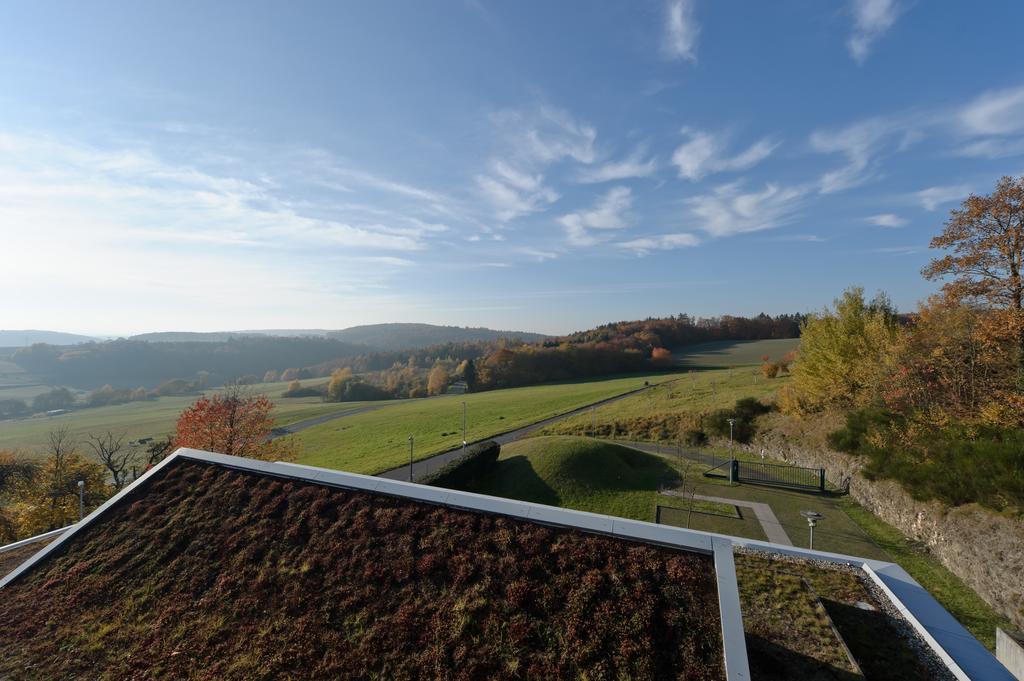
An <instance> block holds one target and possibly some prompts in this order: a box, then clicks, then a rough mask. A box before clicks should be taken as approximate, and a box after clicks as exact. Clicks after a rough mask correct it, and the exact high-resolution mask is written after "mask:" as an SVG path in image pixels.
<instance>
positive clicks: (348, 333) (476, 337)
mask: <svg viewBox="0 0 1024 681" xmlns="http://www.w3.org/2000/svg"><path fill="white" fill-rule="evenodd" d="M327 336H328V338H337V339H338V340H343V341H345V342H347V343H359V344H362V345H367V346H370V347H371V348H373V349H375V350H379V351H391V350H415V349H419V348H425V347H427V346H430V345H440V344H441V343H462V342H470V341H494V340H499V339H501V338H510V339H512V338H515V339H518V340H521V341H523V342H525V343H537V342H539V341H542V340H544V339H545V338H547V336H545V335H543V334H539V333H529V332H526V331H496V330H494V329H487V328H483V327H477V328H470V327H462V326H437V325H434V324H368V325H366V326H353V327H351V328H348V329H342V330H341V331H329V332H328V333H327Z"/></svg>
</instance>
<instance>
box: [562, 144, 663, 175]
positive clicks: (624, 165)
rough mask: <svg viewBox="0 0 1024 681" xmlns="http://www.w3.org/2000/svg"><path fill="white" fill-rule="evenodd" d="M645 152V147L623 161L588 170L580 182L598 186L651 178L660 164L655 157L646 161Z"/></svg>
mask: <svg viewBox="0 0 1024 681" xmlns="http://www.w3.org/2000/svg"><path fill="white" fill-rule="evenodd" d="M645 151H646V150H645V149H644V148H643V147H639V148H637V149H636V150H635V151H634V152H633V153H632V154H630V155H629V156H628V157H626V158H624V159H622V160H621V161H610V162H608V163H604V164H602V165H599V166H594V167H591V168H586V169H584V170H583V172H581V173H580V175H579V178H578V180H579V182H582V183H584V184H596V183H599V182H614V181H616V180H626V179H629V178H631V177H650V176H651V175H653V174H654V171H656V170H657V169H658V162H657V160H655V159H654V158H653V157H651V158H648V159H647V160H644V159H643V157H644V155H645Z"/></svg>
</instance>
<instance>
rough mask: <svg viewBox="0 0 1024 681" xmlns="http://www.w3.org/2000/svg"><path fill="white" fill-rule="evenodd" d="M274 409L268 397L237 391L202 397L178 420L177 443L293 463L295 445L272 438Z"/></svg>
mask: <svg viewBox="0 0 1024 681" xmlns="http://www.w3.org/2000/svg"><path fill="white" fill-rule="evenodd" d="M273 408H274V403H273V402H271V401H270V400H269V399H267V396H266V395H243V394H241V393H240V392H239V391H237V390H228V391H226V392H223V393H216V394H215V395H213V397H202V398H200V399H198V400H196V402H195V404H193V405H192V406H191V407H188V408H187V409H185V410H184V411H182V412H181V415H180V416H179V417H178V425H177V429H176V432H175V436H174V444H175V445H176V446H178V447H190V448H192V449H204V450H206V451H210V452H219V453H221V454H230V455H233V456H245V457H249V458H251V459H263V460H264V461H293V460H295V458H296V454H297V452H296V449H295V442H294V441H293V440H292V439H291V438H273V437H272V436H273V429H274V418H273V417H272V416H271V415H270V412H271V410H272V409H273Z"/></svg>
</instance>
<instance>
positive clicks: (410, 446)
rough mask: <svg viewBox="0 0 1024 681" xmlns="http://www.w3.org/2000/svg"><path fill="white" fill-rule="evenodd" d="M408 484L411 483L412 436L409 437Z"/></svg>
mask: <svg viewBox="0 0 1024 681" xmlns="http://www.w3.org/2000/svg"><path fill="white" fill-rule="evenodd" d="M409 482H412V435H410V436H409Z"/></svg>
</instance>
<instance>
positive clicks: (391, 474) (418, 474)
mask: <svg viewBox="0 0 1024 681" xmlns="http://www.w3.org/2000/svg"><path fill="white" fill-rule="evenodd" d="M678 380H680V379H672V380H671V381H665V382H664V383H655V384H653V385H649V386H644V387H643V388H637V389H636V390H630V391H629V392H627V393H622V394H621V395H616V396H614V397H606V398H605V399H603V400H598V401H597V402H591V403H590V404H587V405H585V406H582V407H577V408H576V409H573V410H572V411H567V412H565V413H564V414H558V415H557V416H551V417H549V418H546V419H543V420H541V421H537V422H536V423H531V424H530V425H528V426H523V427H522V428H516V429H515V430H510V431H508V432H507V433H501V434H500V435H495V436H493V437H488V438H484V439H483V440H478V442H482V441H484V440H494V441H495V442H497V443H498V444H500V445H505V444H508V443H509V442H514V441H516V440H519V439H522V438H524V437H526V436H527V435H530V434H531V433H533V432H535V431H537V430H539V429H541V428H544V427H545V426H549V425H551V424H552V423H557V422H558V421H562V420H564V419H567V418H569V417H571V416H576V415H577V414H582V413H584V412H586V411H587V410H589V409H591V408H593V407H599V406H601V405H605V404H611V403H613V402H618V401H619V400H624V399H626V398H627V397H631V396H633V395H636V394H637V393H641V392H643V391H645V390H649V389H651V388H654V387H657V386H659V385H668V384H669V383H673V382H674V381H678ZM461 453H462V448H461V447H459V448H458V449H452V450H449V451H447V452H442V453H441V454H436V455H434V456H432V457H430V458H429V459H423V460H421V461H416V462H415V463H413V464H412V475H413V476H415V477H414V478H413V479H418V478H422V477H423V476H425V475H427V474H428V473H433V472H434V471H436V470H437V469H439V468H441V467H442V466H444V465H445V464H446V463H448V462H449V461H451V460H453V459H455V458H456V457H458V456H459V454H461ZM377 475H378V476H379V477H382V478H389V479H391V480H409V479H411V478H410V475H409V465H408V464H406V465H404V466H399V467H398V468H392V469H391V470H389V471H384V472H383V473H378V474H377Z"/></svg>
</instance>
